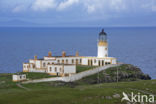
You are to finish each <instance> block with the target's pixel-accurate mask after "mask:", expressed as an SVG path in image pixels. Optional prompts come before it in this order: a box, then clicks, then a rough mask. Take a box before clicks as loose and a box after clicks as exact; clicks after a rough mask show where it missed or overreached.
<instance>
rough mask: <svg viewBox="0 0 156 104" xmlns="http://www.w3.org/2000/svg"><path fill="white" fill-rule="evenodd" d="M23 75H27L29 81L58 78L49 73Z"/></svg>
mask: <svg viewBox="0 0 156 104" xmlns="http://www.w3.org/2000/svg"><path fill="white" fill-rule="evenodd" d="M21 73H22V74H26V76H27V78H28V79H40V78H50V77H57V76H54V75H53V76H52V75H49V74H47V73H35V72H21Z"/></svg>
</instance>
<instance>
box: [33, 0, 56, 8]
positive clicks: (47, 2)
mask: <svg viewBox="0 0 156 104" xmlns="http://www.w3.org/2000/svg"><path fill="white" fill-rule="evenodd" d="M56 5H57V3H56V2H55V0H35V2H34V3H33V4H32V7H31V8H32V9H33V10H34V11H47V10H48V9H52V8H55V7H56Z"/></svg>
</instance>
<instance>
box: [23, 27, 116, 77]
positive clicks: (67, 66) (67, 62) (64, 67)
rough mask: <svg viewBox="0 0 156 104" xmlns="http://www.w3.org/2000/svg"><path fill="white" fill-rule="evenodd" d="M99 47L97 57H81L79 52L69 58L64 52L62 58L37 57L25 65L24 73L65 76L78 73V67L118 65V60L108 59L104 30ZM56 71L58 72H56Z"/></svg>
mask: <svg viewBox="0 0 156 104" xmlns="http://www.w3.org/2000/svg"><path fill="white" fill-rule="evenodd" d="M97 47H98V50H97V51H98V52H97V57H96V56H94V57H93V56H79V53H78V52H76V55H75V56H67V55H66V53H65V52H64V51H63V52H62V56H52V53H51V52H49V53H48V56H45V57H44V58H43V59H37V56H35V57H34V59H30V60H29V63H24V64H23V72H45V73H49V74H51V75H61V76H64V75H70V74H74V73H76V65H87V66H105V65H107V64H116V63H117V60H116V58H113V57H108V43H107V34H106V33H105V32H104V30H102V32H100V33H99V41H98V44H97ZM50 68H52V69H50ZM55 69H57V70H56V71H55ZM59 69H60V70H59Z"/></svg>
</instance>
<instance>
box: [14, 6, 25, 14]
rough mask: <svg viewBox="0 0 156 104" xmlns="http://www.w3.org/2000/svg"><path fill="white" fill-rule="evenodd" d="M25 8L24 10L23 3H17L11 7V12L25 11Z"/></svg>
mask: <svg viewBox="0 0 156 104" xmlns="http://www.w3.org/2000/svg"><path fill="white" fill-rule="evenodd" d="M25 10H26V7H25V6H24V5H18V6H16V7H15V8H13V10H12V12H13V13H18V12H21V11H25Z"/></svg>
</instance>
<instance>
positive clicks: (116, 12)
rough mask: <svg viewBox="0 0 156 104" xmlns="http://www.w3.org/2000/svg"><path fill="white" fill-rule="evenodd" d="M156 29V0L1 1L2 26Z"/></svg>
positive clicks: (0, 21) (0, 18) (0, 24)
mask: <svg viewBox="0 0 156 104" xmlns="http://www.w3.org/2000/svg"><path fill="white" fill-rule="evenodd" d="M3 25H13V26H16V25H23V26H26V25H29V26H31V25H32V26H33V25H36V26H156V0H0V26H3Z"/></svg>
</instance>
